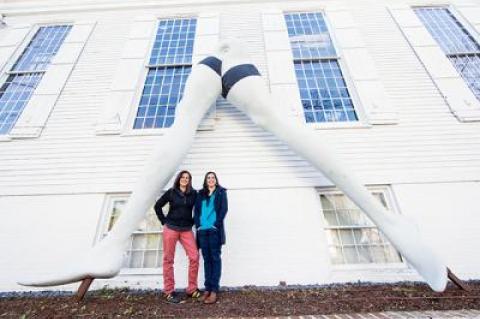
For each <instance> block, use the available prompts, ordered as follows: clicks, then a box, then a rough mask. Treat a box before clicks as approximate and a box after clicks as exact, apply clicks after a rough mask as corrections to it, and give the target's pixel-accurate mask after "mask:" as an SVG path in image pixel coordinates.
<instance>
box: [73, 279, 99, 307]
mask: <svg viewBox="0 0 480 319" xmlns="http://www.w3.org/2000/svg"><path fill="white" fill-rule="evenodd" d="M94 279H95V278H93V277H87V278H85V279H83V280H82V283H81V284H80V287H79V288H78V291H77V295H76V296H75V300H76V301H82V300H83V297H84V296H85V294H86V293H87V291H88V288H89V287H90V285H91V284H92V282H93V280H94Z"/></svg>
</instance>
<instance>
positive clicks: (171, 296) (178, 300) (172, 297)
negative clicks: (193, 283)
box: [165, 292, 185, 304]
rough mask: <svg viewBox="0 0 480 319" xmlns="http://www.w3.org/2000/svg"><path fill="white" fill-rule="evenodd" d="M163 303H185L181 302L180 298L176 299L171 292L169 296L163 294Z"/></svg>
mask: <svg viewBox="0 0 480 319" xmlns="http://www.w3.org/2000/svg"><path fill="white" fill-rule="evenodd" d="M165 301H166V302H168V303H171V304H179V303H183V302H185V301H183V300H181V299H180V298H178V297H177V296H176V295H175V293H173V292H171V293H169V294H165Z"/></svg>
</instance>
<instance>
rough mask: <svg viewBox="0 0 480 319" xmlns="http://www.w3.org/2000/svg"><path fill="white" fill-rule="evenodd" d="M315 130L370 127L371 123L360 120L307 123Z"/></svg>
mask: <svg viewBox="0 0 480 319" xmlns="http://www.w3.org/2000/svg"><path fill="white" fill-rule="evenodd" d="M307 125H308V126H309V127H311V128H313V129H315V130H334V129H358V128H362V129H363V128H372V127H373V125H371V124H367V123H362V122H335V123H307Z"/></svg>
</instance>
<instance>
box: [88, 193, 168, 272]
mask: <svg viewBox="0 0 480 319" xmlns="http://www.w3.org/2000/svg"><path fill="white" fill-rule="evenodd" d="M130 196H131V193H123V192H122V193H110V194H106V195H105V199H104V203H103V206H102V212H101V214H100V217H99V218H100V219H99V222H98V223H97V231H96V236H95V239H94V244H98V243H99V242H100V241H101V240H102V239H103V238H104V237H105V235H106V234H107V233H108V226H109V223H110V217H111V215H112V213H113V208H114V206H115V202H116V201H128V200H129V198H130ZM151 209H153V205H152V208H151ZM148 233H158V234H159V235H160V236H162V233H163V228H162V231H158V232H148ZM133 234H144V232H138V231H135V232H133V233H132V235H133ZM132 235H130V238H131V237H132ZM128 249H130V248H127V250H128ZM161 256H163V249H162V253H161ZM162 274H163V267H158V268H155V267H149V268H130V267H123V265H122V268H121V269H120V273H119V276H122V275H126V276H128V275H162Z"/></svg>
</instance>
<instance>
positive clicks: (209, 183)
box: [207, 174, 217, 187]
mask: <svg viewBox="0 0 480 319" xmlns="http://www.w3.org/2000/svg"><path fill="white" fill-rule="evenodd" d="M216 184H217V179H216V178H215V175H213V174H208V175H207V186H208V187H214V186H215V185H216Z"/></svg>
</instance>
